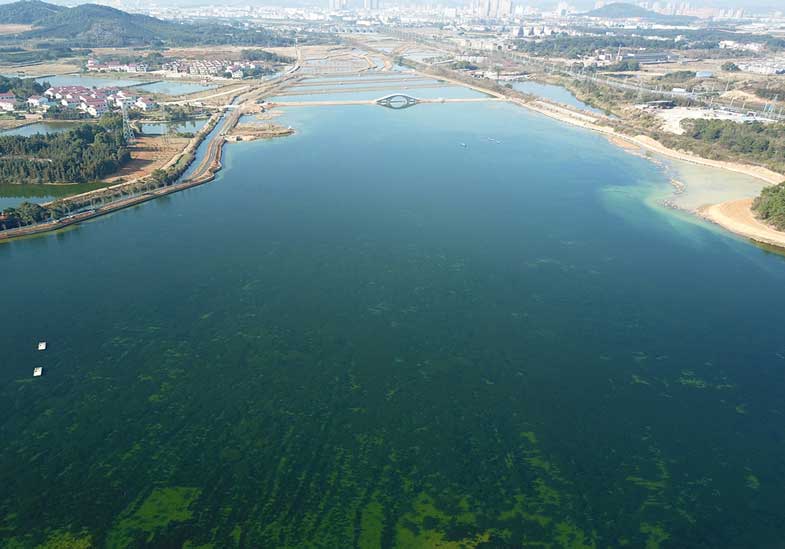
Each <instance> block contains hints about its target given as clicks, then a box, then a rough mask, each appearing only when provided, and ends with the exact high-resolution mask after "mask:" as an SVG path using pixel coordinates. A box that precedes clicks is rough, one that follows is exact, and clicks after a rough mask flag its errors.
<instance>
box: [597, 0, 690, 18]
mask: <svg viewBox="0 0 785 549" xmlns="http://www.w3.org/2000/svg"><path fill="white" fill-rule="evenodd" d="M584 15H586V16H587V17H602V18H605V19H646V20H648V21H662V22H676V21H683V22H687V21H692V20H695V19H696V18H695V17H681V16H672V15H662V14H660V13H657V12H654V11H649V10H647V9H645V8H642V7H640V6H636V5H635V4H625V3H623V2H616V3H614V4H608V5H605V6H603V7H601V8H597V9H596V10H592V11H590V12H587V13H585V14H584Z"/></svg>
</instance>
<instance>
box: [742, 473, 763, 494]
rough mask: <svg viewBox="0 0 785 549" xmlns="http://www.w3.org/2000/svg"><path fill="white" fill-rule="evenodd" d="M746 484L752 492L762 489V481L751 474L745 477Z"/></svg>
mask: <svg viewBox="0 0 785 549" xmlns="http://www.w3.org/2000/svg"><path fill="white" fill-rule="evenodd" d="M744 483H745V484H746V486H747V488H749V489H750V490H759V489H760V480H759V479H758V477H756V476H755V475H753V474H752V473H749V474H747V476H745V477H744Z"/></svg>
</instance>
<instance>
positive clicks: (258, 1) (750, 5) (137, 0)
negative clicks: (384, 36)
mask: <svg viewBox="0 0 785 549" xmlns="http://www.w3.org/2000/svg"><path fill="white" fill-rule="evenodd" d="M12 1H15V0H0V4H7V3H9V2H12ZM45 1H50V2H52V3H55V4H64V5H71V6H72V5H76V4H86V3H89V1H92V2H95V3H106V4H111V5H115V6H117V5H118V4H121V5H122V4H124V3H125V2H124V1H123V0H120V1H119V2H118V1H117V0H114V1H106V0H103V1H102V0H89V1H80V0H45ZM126 1H128V0H126ZM470 1H471V0H381V2H382V3H389V4H398V5H400V4H425V3H427V4H430V5H438V4H441V5H451V6H458V5H463V4H469V3H470ZM565 1H566V2H567V3H568V4H571V5H573V6H575V7H577V8H579V9H591V8H593V7H594V3H595V0H565ZM606 1H607V0H606ZM649 1H650V2H652V1H654V0H649ZM659 1H660V2H673V3H681V2H684V1H686V2H689V4H690V5H691V6H696V7H697V6H705V7H718V8H730V7H733V8H745V9H763V8H766V9H771V10H785V0H659ZM513 2H514V4H515V5H521V4H522V5H530V6H535V7H538V8H550V7H553V6H555V5H556V4H557V3H558V2H559V0H513ZM148 3H149V4H152V5H157V6H166V5H171V6H186V5H193V6H198V5H217V4H231V5H252V6H253V5H267V6H269V5H275V6H293V7H294V6H297V7H302V6H308V5H313V6H322V5H324V6H326V5H327V3H328V0H130V1H128V4H130V5H140V4H141V5H144V4H148ZM630 3H637V1H633V2H630Z"/></svg>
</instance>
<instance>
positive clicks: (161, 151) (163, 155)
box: [107, 136, 189, 183]
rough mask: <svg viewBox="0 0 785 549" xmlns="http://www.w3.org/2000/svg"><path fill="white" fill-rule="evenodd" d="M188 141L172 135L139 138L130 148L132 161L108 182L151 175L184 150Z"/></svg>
mask: <svg viewBox="0 0 785 549" xmlns="http://www.w3.org/2000/svg"><path fill="white" fill-rule="evenodd" d="M188 141H189V140H188V139H187V138H185V137H171V136H155V137H151V136H146V137H140V138H137V140H136V143H135V144H134V145H133V146H132V147H131V149H130V150H131V161H130V162H128V163H127V164H126V165H125V166H123V167H122V169H120V171H118V172H117V173H115V174H114V175H113V176H112V177H110V178H109V179H107V182H110V183H112V182H116V181H117V180H118V179H119V178H123V179H126V180H130V179H136V178H139V177H144V176H146V175H150V174H151V173H152V172H153V171H154V170H157V169H159V168H162V167H163V166H164V164H166V163H167V162H168V161H169V160H170V159H171V158H172V157H173V156H174V155H176V154H177V153H179V152H180V151H182V150H183V149H184V148H185V146H186V145H187V144H188Z"/></svg>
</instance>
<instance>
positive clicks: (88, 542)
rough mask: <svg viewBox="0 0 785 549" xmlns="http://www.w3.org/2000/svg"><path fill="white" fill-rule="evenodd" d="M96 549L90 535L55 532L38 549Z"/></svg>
mask: <svg viewBox="0 0 785 549" xmlns="http://www.w3.org/2000/svg"><path fill="white" fill-rule="evenodd" d="M91 547H94V545H93V540H92V538H91V537H90V535H88V534H84V533H80V534H72V533H71V532H55V533H54V534H52V535H50V536H49V537H48V538H47V539H46V541H45V542H44V543H42V544H41V545H39V546H38V547H37V549H90V548H91Z"/></svg>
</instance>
